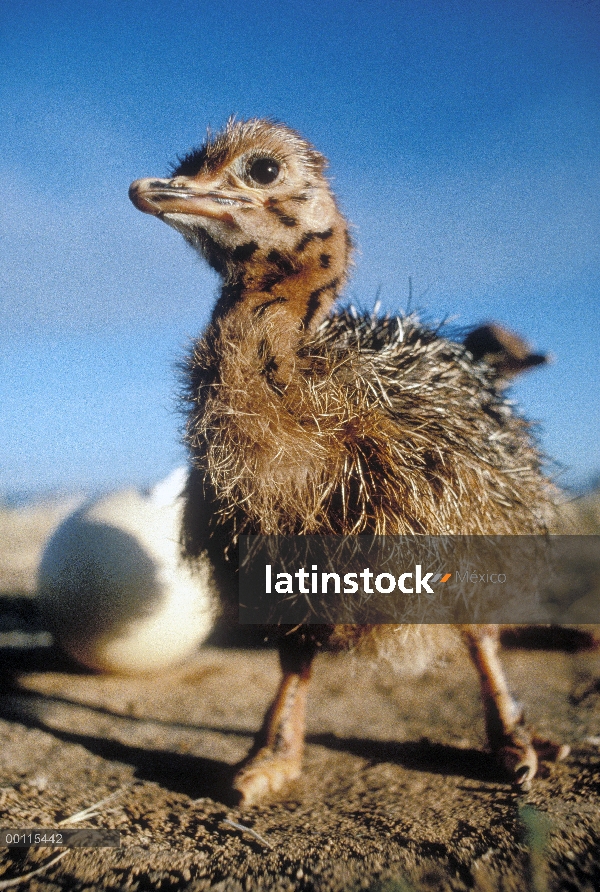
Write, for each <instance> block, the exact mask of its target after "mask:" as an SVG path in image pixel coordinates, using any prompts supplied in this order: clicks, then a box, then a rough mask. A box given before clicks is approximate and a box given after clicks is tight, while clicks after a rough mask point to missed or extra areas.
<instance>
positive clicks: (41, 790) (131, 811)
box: [0, 504, 600, 892]
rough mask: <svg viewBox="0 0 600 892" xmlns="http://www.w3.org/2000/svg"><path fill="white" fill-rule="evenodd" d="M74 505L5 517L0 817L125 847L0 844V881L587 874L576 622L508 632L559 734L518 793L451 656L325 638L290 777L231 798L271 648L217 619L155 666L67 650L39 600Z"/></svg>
mask: <svg viewBox="0 0 600 892" xmlns="http://www.w3.org/2000/svg"><path fill="white" fill-rule="evenodd" d="M67 507H68V506H66V504H65V505H61V506H59V507H58V508H56V509H53V511H51V512H49V513H48V511H46V513H44V511H41V510H38V511H37V512H36V511H35V510H31V511H30V512H29V514H27V512H20V513H19V515H18V517H16V515H14V513H13V512H12V511H11V512H5V514H4V515H1V514H0V521H1V522H0V532H1V533H2V537H1V538H2V543H1V544H0V829H12V830H16V829H28V828H46V829H51V828H55V829H61V828H64V829H68V828H81V827H88V828H103V829H117V830H118V831H120V835H121V845H120V848H83V847H82V848H77V847H73V848H68V849H66V848H58V849H51V848H49V847H43V848H41V847H33V846H31V847H28V848H10V849H9V848H6V847H5V848H0V890H4V889H12V888H17V889H25V888H27V889H31V890H32V892H36V890H45V892H50V890H53V892H54V890H61V889H62V890H130V889H131V890H136V889H137V890H155V889H157V890H158V889H162V890H180V889H187V890H207V889H214V890H220V892H238V890H240V892H249V890H253V889H261V890H281V892H283V890H285V892H291V890H319V892H334V890H361V889H367V890H372V892H423V890H467V889H468V890H476V892H500V890H504V892H508V890H531V892H551V890H573V892H574V890H589V892H591V890H594V892H595V890H599V889H600V808H599V805H600V652H599V651H597V650H596V651H594V650H586V651H582V650H580V651H578V652H569V651H573V644H574V642H573V638H572V636H571V635H570V634H569V633H568V631H567V632H565V633H563V634H562V635H561V634H560V633H559V632H558V631H553V630H550V629H549V630H538V631H536V632H535V633H534V634H533V636H529V637H525V638H524V637H523V636H521V637H520V638H516V636H515V634H514V632H511V631H510V630H507V631H506V632H505V635H504V643H505V647H504V650H503V655H502V656H503V661H504V664H505V666H506V669H507V674H508V677H509V682H510V685H511V688H512V689H513V691H514V692H515V693H516V695H517V696H518V697H519V699H520V700H521V701H522V702H523V703H525V704H526V707H527V717H528V720H529V721H530V722H531V723H532V724H534V725H535V726H536V727H537V728H538V730H539V731H540V732H541V733H543V734H548V735H552V736H554V737H555V738H557V739H560V740H562V741H564V742H567V743H569V744H570V745H571V747H572V752H571V755H570V756H569V758H568V759H567V760H566V762H564V763H562V764H560V765H558V766H554V767H553V768H552V770H551V771H550V772H549V773H547V775H546V776H542V777H539V778H537V779H536V781H535V782H534V784H533V788H532V790H531V792H529V793H527V794H522V793H517V792H515V791H514V790H513V789H512V788H511V786H510V785H509V784H507V783H505V782H504V780H503V778H502V777H501V776H500V774H499V772H498V770H497V769H496V767H495V765H494V763H493V761H492V759H491V758H490V756H489V755H488V754H486V752H485V749H484V742H485V736H484V729H483V719H482V715H481V707H480V702H479V694H478V685H477V681H476V678H475V674H474V671H473V670H472V668H471V666H470V664H469V661H468V658H467V656H466V654H465V653H463V652H462V651H457V652H452V653H451V655H450V656H448V657H446V658H445V659H443V660H441V659H438V660H437V661H435V662H434V663H433V664H432V665H431V667H430V668H429V669H428V670H427V671H426V672H425V673H424V674H422V675H421V676H419V677H416V678H415V677H407V676H405V675H398V674H394V673H393V672H392V671H391V669H390V667H389V666H385V665H383V666H379V667H376V666H374V664H372V663H370V662H369V661H366V660H362V661H361V660H358V659H357V658H354V657H351V656H338V657H331V656H321V657H320V658H319V659H318V660H317V661H316V667H315V675H314V682H313V685H312V690H311V696H310V701H309V711H308V740H307V750H306V758H305V772H304V775H303V777H302V779H301V780H300V781H299V782H297V783H296V784H295V785H294V786H293V787H292V788H290V790H289V791H288V793H287V795H286V796H285V797H281V798H279V799H278V800H277V801H272V802H269V803H265V804H264V805H262V806H260V807H253V808H249V809H246V810H242V809H240V808H238V807H237V806H236V805H235V804H234V802H233V801H232V799H231V796H230V794H229V792H228V791H229V787H230V782H231V778H232V775H233V766H234V765H235V763H236V762H237V761H238V760H240V759H241V758H242V757H243V756H244V755H245V753H246V751H247V749H248V748H249V746H250V743H251V741H252V735H253V733H254V732H255V731H256V730H257V728H258V727H259V725H260V723H261V720H262V717H263V713H264V710H265V708H266V706H267V704H268V702H269V700H270V698H271V697H272V695H273V692H274V690H275V688H276V685H277V681H278V666H277V658H276V654H275V653H274V652H273V651H272V650H269V649H267V648H262V649H261V648H256V647H245V648H244V647H243V646H242V644H243V642H242V641H240V640H239V638H238V640H237V641H236V642H235V646H233V642H232V641H229V642H228V641H227V640H226V639H224V638H223V637H221V638H220V639H218V643H217V642H216V641H215V642H214V643H213V644H211V645H209V646H208V645H207V646H204V647H203V648H202V649H200V650H199V651H198V653H197V655H196V656H195V657H194V658H193V659H192V660H190V661H189V662H188V663H186V664H185V665H184V666H182V667H180V668H179V669H177V670H176V671H171V672H170V673H168V674H167V673H165V674H163V675H161V676H158V677H153V678H141V679H139V678H138V679H127V678H118V677H108V676H99V675H92V674H89V673H85V672H83V671H81V670H79V669H77V668H76V667H73V666H72V665H70V664H68V663H67V662H66V661H65V660H64V659H63V658H62V657H61V656H60V655H59V654H57V653H56V652H55V650H54V649H53V648H52V647H51V646H49V636H48V635H47V634H45V633H44V631H43V629H41V628H40V626H39V624H36V620H35V614H34V609H33V605H34V600H32V597H31V595H32V593H33V592H34V588H35V584H34V579H35V566H36V562H37V559H38V557H39V552H40V549H41V547H42V543H43V540H44V538H45V537H46V536H47V534H48V532H49V530H50V528H51V527H52V526H53V525H54V524H55V523H56V522H58V519H60V516H62V515H63V514H64V512H65V511H66V510H67ZM9 514H10V516H8V515H9ZM2 523H3V524H4V526H2ZM593 631H595V632H598V633H599V634H600V629H596V630H593ZM578 641H579V643H580V644H581V643H582V641H581V637H580V638H579V639H578ZM516 644H518V645H519V646H515V645H516ZM510 645H512V646H510ZM542 646H543V647H542ZM97 803H99V804H98V805H96V804H97ZM90 806H96V807H94V808H92V810H91V814H90V813H89V812H88V813H87V816H86V813H84V814H83V815H81V814H80V812H82V811H83V810H84V809H88V808H89V807H90ZM57 857H58V858H59V860H57V861H54V859H55V858H57ZM35 871H38V872H37V873H34V872H35ZM30 874H33V875H32V876H29V875H30ZM28 876H29V878H28V879H27V877H28ZM19 877H23V878H25V879H24V880H23V881H22V882H21V883H18V882H17V880H18V878H19Z"/></svg>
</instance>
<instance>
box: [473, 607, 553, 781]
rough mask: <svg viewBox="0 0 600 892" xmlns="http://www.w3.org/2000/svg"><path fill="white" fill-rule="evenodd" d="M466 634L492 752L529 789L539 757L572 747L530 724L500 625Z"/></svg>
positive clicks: (483, 626)
mask: <svg viewBox="0 0 600 892" xmlns="http://www.w3.org/2000/svg"><path fill="white" fill-rule="evenodd" d="M463 634H464V637H465V640H466V643H467V646H468V648H469V653H470V654H471V659H472V660H473V663H474V665H475V668H476V669H477V672H478V674H479V680H480V683H481V699H482V701H483V709H484V714H485V726H486V731H487V737H488V742H489V744H490V747H491V749H492V752H493V753H494V754H495V756H496V758H497V760H498V762H499V763H500V765H501V766H502V768H503V769H504V770H505V771H506V772H507V774H508V775H509V776H510V777H511V778H512V779H513V781H514V782H515V783H516V784H517V785H518V786H520V787H521V789H523V790H527V789H529V787H530V785H531V780H532V779H533V777H534V776H535V774H536V772H537V770H538V760H540V759H541V760H544V761H558V760H560V759H564V758H565V756H567V755H568V753H569V747H568V746H561V745H560V744H557V743H554V742H553V741H551V740H545V739H543V738H540V737H538V736H537V735H535V734H534V733H533V732H532V731H531V730H530V729H528V728H526V726H525V721H524V717H523V712H522V710H521V709H520V708H519V707H518V705H517V704H516V703H515V701H514V700H513V698H512V697H511V695H510V692H509V690H508V686H507V684H506V679H505V677H504V672H503V670H502V666H501V664H500V660H499V658H498V626H493V625H478V626H475V625H471V626H466V627H465V628H464V629H463Z"/></svg>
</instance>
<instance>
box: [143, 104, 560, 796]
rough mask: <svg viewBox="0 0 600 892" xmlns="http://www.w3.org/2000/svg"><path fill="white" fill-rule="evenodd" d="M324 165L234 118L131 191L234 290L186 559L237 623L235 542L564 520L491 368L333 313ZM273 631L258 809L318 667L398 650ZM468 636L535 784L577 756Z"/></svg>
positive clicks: (504, 528)
mask: <svg viewBox="0 0 600 892" xmlns="http://www.w3.org/2000/svg"><path fill="white" fill-rule="evenodd" d="M325 166H326V160H325V158H324V157H323V156H322V155H321V154H319V153H318V152H317V151H316V150H315V149H314V148H313V147H312V146H311V145H310V143H308V142H307V141H306V140H304V139H303V138H302V137H301V136H299V134H297V133H296V132H295V131H293V130H291V129H289V128H288V127H286V126H283V125H281V124H275V123H272V122H269V121H262V120H251V121H247V122H235V121H233V120H231V121H230V122H229V123H228V124H227V126H226V128H225V129H224V131H223V132H222V133H220V134H219V135H217V136H216V137H214V138H213V137H210V136H209V138H208V140H207V142H206V144H205V145H204V146H203V147H202V148H200V149H198V150H195V151H193V152H191V153H190V154H188V155H187V156H186V157H184V158H183V159H180V161H179V163H178V166H177V167H176V169H175V170H174V171H173V175H172V177H171V178H169V179H142V180H137V181H136V182H134V183H133V184H132V185H131V188H130V193H129V194H130V197H131V200H132V201H133V203H134V204H135V206H136V207H137V208H139V210H141V211H144V212H145V213H148V214H153V215H154V216H157V217H159V218H160V219H161V220H164V221H165V222H166V223H168V224H169V225H170V226H172V227H173V228H175V229H177V230H178V231H179V232H181V234H182V235H183V236H184V238H185V239H186V241H187V242H189V243H190V244H191V245H192V246H193V247H194V248H195V249H196V250H197V251H198V252H199V253H200V254H201V255H202V256H203V257H204V258H205V259H206V260H207V261H208V263H209V264H210V265H211V266H212V267H213V268H214V269H215V270H217V272H218V273H220V274H221V276H222V278H223V288H222V291H221V295H220V297H219V299H218V301H217V303H216V305H215V308H214V311H213V314H212V319H211V321H210V323H209V325H208V327H207V329H206V331H205V333H204V335H203V336H202V337H201V338H200V339H199V340H198V341H197V342H196V344H195V346H194V349H193V351H192V355H191V356H190V359H189V363H188V398H189V402H190V411H189V417H188V427H187V440H188V445H189V447H190V450H191V455H192V460H193V470H192V472H191V475H190V478H189V482H188V486H187V493H186V500H187V501H186V509H185V512H184V521H183V542H184V547H185V550H186V552H187V554H188V555H189V556H190V558H196V557H199V556H200V555H201V554H202V553H203V552H205V551H208V552H209V553H210V555H211V557H212V559H213V562H214V563H215V565H216V567H217V573H220V582H221V590H222V592H223V595H222V600H223V602H224V610H225V612H226V613H227V612H229V613H230V614H231V615H232V616H233V615H234V610H235V607H236V606H237V600H236V599H237V590H236V583H235V564H236V548H237V539H238V536H239V535H240V534H241V533H252V534H280V535H294V534H297V535H307V534H333V535H345V534H359V533H374V534H387V535H407V534H412V533H423V534H429V535H448V534H455V535H469V534H485V535H488V534H489V535H491V534H498V535H500V534H507V535H514V534H536V533H542V532H543V531H545V529H546V520H547V517H548V515H549V513H550V511H551V506H552V499H553V488H552V486H551V484H550V483H549V482H548V481H547V480H546V479H545V477H544V476H543V474H542V472H541V470H540V463H541V460H540V456H539V454H538V452H537V449H536V447H535V444H534V443H533V441H532V439H531V435H530V432H529V429H528V426H527V424H526V423H525V422H524V421H523V420H522V419H521V418H519V417H518V416H516V415H515V414H514V412H513V411H512V409H511V408H510V404H508V403H507V402H506V401H505V400H504V398H503V396H502V393H501V387H500V386H499V385H498V383H497V379H498V374H497V371H496V369H495V368H494V366H493V364H489V363H486V362H485V360H484V359H481V358H480V357H481V356H482V355H483V354H481V353H479V354H478V355H477V357H475V356H473V354H472V353H471V352H470V350H468V349H467V348H466V347H465V346H464V345H462V344H457V343H453V342H452V341H450V340H448V339H446V338H444V337H442V336H440V335H439V333H436V332H433V331H430V330H428V329H427V328H426V327H424V326H422V325H421V324H420V323H419V322H418V320H416V319H415V318H413V317H409V318H406V319H401V318H385V319H378V318H376V317H374V316H371V315H365V316H362V317H361V316H359V315H357V314H356V313H353V312H351V311H349V310H345V311H341V312H338V313H337V314H335V313H332V312H331V311H332V308H333V305H334V302H335V301H336V298H337V297H338V294H339V293H340V290H341V289H342V287H343V286H344V283H345V282H346V278H347V274H348V268H349V263H350V255H351V247H352V244H351V239H350V236H349V234H348V226H347V223H346V221H345V219H344V217H343V216H342V214H341V213H340V211H339V209H338V207H337V204H336V200H335V198H334V195H333V193H332V191H331V189H330V186H329V183H328V181H327V179H326V178H325V176H324V169H325ZM471 346H472V345H471ZM474 349H475V348H474ZM228 567H233V568H234V569H233V570H232V571H231V578H230V579H229V580H228V579H227V574H228V572H229V571H228ZM274 634H276V635H277V637H278V645H279V654H280V662H281V667H282V671H283V678H282V681H281V684H280V687H279V690H278V692H277V694H276V697H275V699H274V701H273V703H272V705H271V707H270V708H269V710H268V712H267V714H266V717H265V720H264V723H263V726H262V729H261V731H260V732H259V734H258V736H257V739H256V742H255V744H254V746H253V748H252V750H251V752H250V754H249V756H248V757H247V759H246V760H245V761H244V762H243V763H242V765H241V766H240V768H239V770H238V773H237V775H236V778H235V781H234V786H235V788H236V790H237V791H238V793H239V796H240V798H241V800H242V801H244V802H246V803H249V802H254V801H256V800H258V799H260V798H261V797H262V796H264V795H266V794H269V793H273V792H276V791H277V790H279V789H281V788H282V787H283V786H284V785H285V784H286V783H287V782H288V781H290V780H292V779H294V778H296V777H297V776H298V775H299V773H300V768H301V758H302V750H303V742H304V722H305V718H304V716H305V701H306V692H307V687H308V683H309V677H310V670H311V664H312V661H313V658H314V656H315V654H316V653H317V651H318V650H319V649H320V648H327V649H331V650H336V649H337V650H339V649H343V648H347V647H350V646H352V647H354V646H359V645H364V644H365V642H369V644H370V645H374V646H375V647H377V646H378V645H381V646H383V647H384V649H385V650H386V652H387V653H388V654H389V653H390V651H392V652H393V649H394V646H395V645H396V643H397V645H398V647H401V646H402V640H403V636H402V634H401V630H400V629H399V627H398V625H392V624H391V621H390V624H389V625H380V626H356V625H355V626H349V625H345V626H335V625H328V626H325V625H310V624H306V625H302V626H300V627H298V628H294V629H290V628H289V627H285V628H284V627H282V628H280V629H278V630H275V632H274ZM461 634H462V635H463V637H464V639H465V641H466V644H467V647H468V649H469V652H470V654H471V657H472V659H473V662H474V665H475V667H476V669H477V671H478V674H479V678H480V681H481V689H482V698H483V705H484V712H485V719H486V728H487V735H488V740H489V744H490V747H491V749H492V751H493V752H494V754H495V755H496V757H497V759H498V761H499V763H500V765H501V766H502V768H503V770H504V771H505V772H507V773H508V774H509V775H510V776H511V777H512V778H513V780H514V781H515V782H516V783H517V784H519V785H521V787H526V786H527V785H528V784H529V783H530V780H531V778H532V777H533V776H534V774H535V773H536V770H537V766H538V756H541V757H543V758H559V757H562V756H563V755H564V754H565V753H566V748H564V747H559V746H558V745H555V744H552V743H551V742H549V741H543V740H540V739H538V738H537V737H536V736H535V735H534V734H532V733H531V732H529V731H528V730H527V729H526V728H525V726H524V723H523V718H522V715H521V713H520V711H519V710H518V708H517V707H516V705H515V704H514V702H513V700H512V698H511V696H510V694H509V691H508V688H507V685H506V682H505V680H504V676H503V674H502V669H501V667H500V664H499V661H498V656H497V637H498V636H497V629H496V627H495V626H489V625H488V626H467V627H463V628H462V629H461ZM371 650H372V647H371Z"/></svg>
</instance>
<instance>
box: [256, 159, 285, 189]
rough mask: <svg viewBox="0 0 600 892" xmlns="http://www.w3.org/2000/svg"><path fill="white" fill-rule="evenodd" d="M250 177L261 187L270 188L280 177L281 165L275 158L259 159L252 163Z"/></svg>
mask: <svg viewBox="0 0 600 892" xmlns="http://www.w3.org/2000/svg"><path fill="white" fill-rule="evenodd" d="M248 176H249V177H250V179H252V180H254V182H255V183H258V184H259V185H260V186H268V185H269V184H270V183H274V182H275V180H276V179H277V177H278V176H279V164H278V163H277V161H275V159H274V158H257V159H256V160H255V161H252V162H251V163H250V165H249V167H248Z"/></svg>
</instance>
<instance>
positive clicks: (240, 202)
mask: <svg viewBox="0 0 600 892" xmlns="http://www.w3.org/2000/svg"><path fill="white" fill-rule="evenodd" d="M230 192H231V194H230ZM129 198H130V199H131V201H132V202H133V204H134V205H135V206H136V208H137V209H138V210H140V211H143V212H144V213H145V214H152V215H153V216H155V217H162V216H164V215H165V214H190V215H196V216H199V217H211V218H213V219H216V220H222V221H223V222H227V223H233V222H234V221H233V217H232V216H231V213H230V210H229V209H230V208H234V207H242V206H244V205H249V204H253V203H254V202H253V200H252V199H251V198H250V197H247V196H245V195H242V194H239V193H238V192H237V191H235V192H233V190H228V191H225V190H223V189H221V188H217V187H216V184H211V183H210V182H202V181H201V180H196V179H193V178H191V177H181V176H180V177H174V178H173V179H171V180H157V179H155V178H152V177H148V178H146V179H142V180H135V182H133V183H132V184H131V186H130V187H129Z"/></svg>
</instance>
